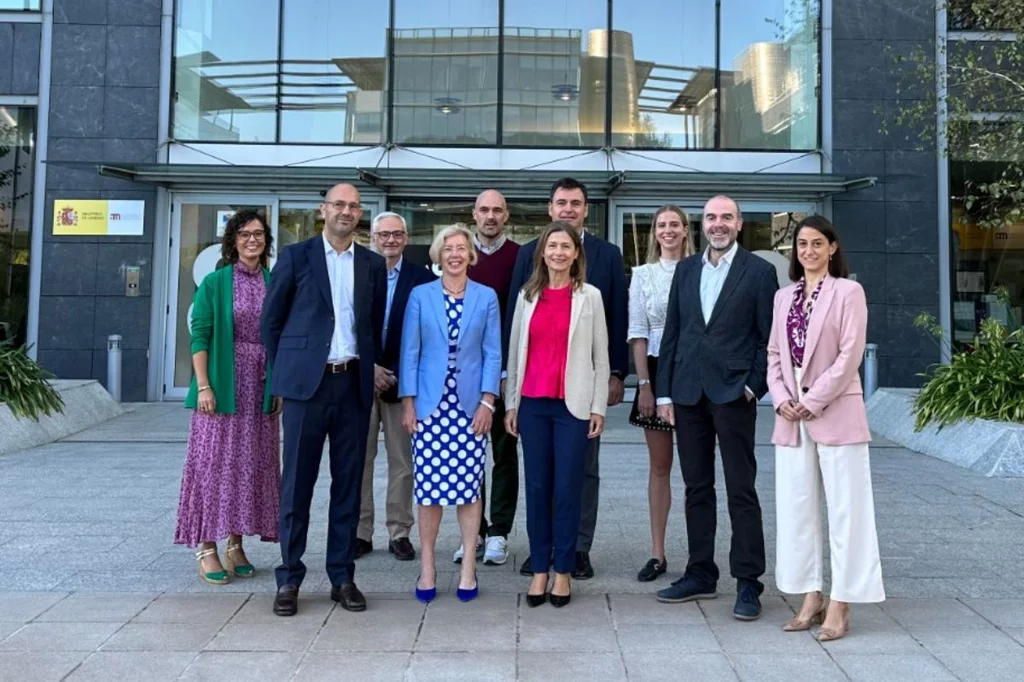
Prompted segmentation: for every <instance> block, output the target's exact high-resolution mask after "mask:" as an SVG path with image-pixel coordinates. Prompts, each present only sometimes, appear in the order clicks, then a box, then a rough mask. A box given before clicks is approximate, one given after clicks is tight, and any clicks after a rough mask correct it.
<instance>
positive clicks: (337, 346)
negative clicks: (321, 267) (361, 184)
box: [323, 235, 359, 363]
mask: <svg viewBox="0 0 1024 682" xmlns="http://www.w3.org/2000/svg"><path fill="white" fill-rule="evenodd" d="M323 240H324V254H325V256H326V258H327V277H328V278H329V279H330V281H331V304H332V306H333V307H334V334H333V335H331V352H330V353H329V354H328V355H327V362H329V363H335V362H345V361H346V360H351V359H353V358H357V357H359V347H358V345H357V344H356V308H355V258H356V246H355V241H353V242H352V243H351V244H349V247H348V248H347V249H345V250H344V251H342V252H341V253H338V252H337V251H335V250H334V247H333V246H331V243H330V242H329V241H327V236H326V235H323Z"/></svg>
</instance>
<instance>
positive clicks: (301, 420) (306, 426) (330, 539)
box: [276, 364, 370, 587]
mask: <svg viewBox="0 0 1024 682" xmlns="http://www.w3.org/2000/svg"><path fill="white" fill-rule="evenodd" d="M358 367H359V366H358V364H357V365H355V368H354V369H350V370H348V371H344V372H341V373H338V374H325V375H324V378H323V380H322V381H321V382H320V387H319V388H317V390H316V393H315V394H313V397H312V398H310V399H309V400H286V401H285V402H284V414H283V422H284V457H283V459H282V467H281V562H282V563H281V565H280V566H278V567H277V571H276V574H277V584H278V587H280V586H281V585H301V584H302V579H303V578H304V577H305V575H306V566H305V564H303V563H302V555H303V554H304V553H305V551H306V534H307V532H308V530H309V508H310V504H311V502H312V500H313V488H314V486H315V485H316V479H317V475H318V473H319V471H320V460H321V459H322V458H323V451H324V439H328V440H329V441H330V449H329V453H330V466H331V497H330V505H329V507H328V524H327V575H328V577H329V578H330V579H331V584H332V585H341V584H342V583H344V582H346V581H349V580H352V579H353V577H354V575H355V547H356V530H357V528H358V525H359V503H360V499H359V498H360V485H361V483H362V478H363V465H364V463H365V462H366V438H367V436H368V435H369V434H368V433H367V432H368V431H369V428H370V427H369V424H370V408H369V406H363V405H362V404H361V402H360V399H359V395H360V390H359V370H358Z"/></svg>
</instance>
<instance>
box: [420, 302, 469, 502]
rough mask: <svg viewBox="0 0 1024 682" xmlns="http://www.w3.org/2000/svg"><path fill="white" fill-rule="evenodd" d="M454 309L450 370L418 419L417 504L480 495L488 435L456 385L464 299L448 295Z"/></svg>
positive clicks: (450, 311)
mask: <svg viewBox="0 0 1024 682" xmlns="http://www.w3.org/2000/svg"><path fill="white" fill-rule="evenodd" d="M444 307H445V312H446V313H447V314H448V373H447V375H446V376H445V380H444V395H442V396H441V402H440V403H439V404H438V406H437V409H436V410H434V412H433V413H432V414H431V415H430V416H429V417H427V418H426V419H421V420H419V422H418V423H417V428H416V433H415V434H414V435H413V438H412V447H413V472H414V474H415V492H416V504H422V505H433V504H440V505H458V504H472V503H473V502H476V501H477V499H478V498H479V496H480V481H481V479H482V478H483V470H484V458H485V457H486V453H487V441H486V436H476V435H474V434H473V432H472V430H471V428H470V426H471V425H472V423H473V420H472V418H471V417H469V416H467V415H466V413H465V412H463V411H462V407H461V406H460V405H459V396H458V392H457V391H456V385H457V384H456V378H455V377H456V373H455V351H456V348H457V346H458V344H459V323H460V321H461V318H462V300H461V299H456V298H453V297H451V296H448V295H445V300H444Z"/></svg>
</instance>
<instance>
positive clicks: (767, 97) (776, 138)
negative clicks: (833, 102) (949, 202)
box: [175, 27, 817, 149]
mask: <svg viewBox="0 0 1024 682" xmlns="http://www.w3.org/2000/svg"><path fill="white" fill-rule="evenodd" d="M392 45H393V50H394V61H393V66H392V68H391V74H390V80H391V82H392V84H393V85H392V88H393V93H392V94H391V99H392V109H391V115H392V116H393V117H394V135H393V140H394V141H395V142H397V143H399V144H441V143H447V144H470V145H492V144H497V143H498V120H499V116H500V120H501V144H504V145H513V146H569V147H578V146H581V145H582V146H600V145H602V144H604V131H605V119H606V118H607V115H608V112H609V111H610V113H611V119H612V120H611V126H610V127H611V130H612V143H613V144H614V145H615V146H618V147H676V148H688V149H708V148H714V147H715V146H716V130H715V129H716V119H718V121H719V124H718V131H717V138H718V139H717V144H718V146H719V147H720V148H751V149H765V148H780V149H781V148H813V147H814V145H815V143H816V138H815V133H816V130H817V129H816V124H815V121H816V110H815V108H814V103H815V102H816V99H815V97H816V94H815V92H814V84H813V83H808V82H805V77H804V71H805V70H806V69H802V68H801V64H803V63H804V62H805V61H806V60H808V59H809V60H811V62H813V61H814V60H815V59H816V57H815V56H814V54H813V52H811V51H809V49H810V48H806V47H803V46H802V45H803V43H802V42H801V40H800V38H799V36H796V37H793V38H792V39H789V40H786V41H785V42H757V43H752V44H751V45H749V46H748V47H747V48H745V49H744V50H743V51H742V52H740V54H739V55H737V56H736V58H735V59H734V61H733V68H734V70H733V71H721V72H719V73H718V83H717V85H718V87H719V88H720V89H721V93H720V94H719V93H718V91H716V73H715V69H714V67H713V66H682V65H674V64H660V63H656V62H653V61H644V60H637V59H636V56H635V53H634V42H633V36H632V34H630V33H628V32H626V31H608V30H607V29H593V30H585V29H582V30H581V29H549V28H531V27H505V28H504V36H500V35H499V29H498V28H495V27H476V28H473V27H467V28H410V29H396V30H395V31H394V32H393V41H392ZM499 47H501V48H502V49H503V51H504V52H503V55H502V54H499ZM609 53H610V55H611V64H610V65H609V63H608V59H609ZM499 59H503V60H504V62H503V67H504V68H503V70H504V73H503V91H502V92H501V93H500V96H499V92H498V89H499V82H498V71H499V69H498V66H499ZM609 67H610V70H611V75H612V83H613V89H612V92H611V93H610V99H611V102H610V107H609V106H607V104H606V101H607V98H608V95H609V93H608V87H607V86H608V82H607V80H608V72H609ZM806 71H807V73H813V72H814V70H813V69H810V70H806ZM388 80H389V73H388V66H387V58H386V57H385V56H379V57H375V56H362V57H360V56H354V57H336V58H333V59H329V60H317V61H310V60H284V61H282V62H280V66H277V63H276V62H270V63H268V62H224V61H220V60H219V59H218V57H217V56H216V55H214V54H212V53H210V52H208V51H202V52H196V53H193V54H189V55H183V56H179V57H178V58H177V60H176V81H175V85H176V89H177V91H178V104H177V108H176V116H175V133H176V137H180V138H182V139H206V140H219V141H237V140H238V139H239V132H238V131H239V128H238V126H237V125H236V120H238V119H240V118H241V117H247V118H246V119H245V120H246V121H248V123H247V126H248V129H250V130H252V129H254V127H255V120H256V119H255V117H258V116H267V117H268V119H267V122H268V124H269V126H268V127H269V131H268V132H267V134H268V135H270V136H271V137H272V136H273V134H274V133H273V116H274V112H275V111H277V110H280V111H310V112H317V113H318V114H319V115H320V118H319V119H318V120H319V125H320V126H321V133H320V134H321V135H324V134H326V135H328V136H330V137H329V138H328V139H332V140H336V141H339V142H343V143H346V144H379V143H380V142H382V141H383V140H384V139H385V137H386V135H385V129H386V127H387V113H386V112H387V108H388V92H387V87H388ZM499 102H500V103H501V105H500V106H501V110H500V111H499ZM717 106H721V116H720V118H719V117H716V107H717ZM802 119H807V120H809V121H810V123H811V125H809V126H799V128H800V129H799V130H797V129H796V128H797V123H798V122H799V121H800V120H802ZM261 127H262V126H261ZM804 128H806V130H804ZM324 131H326V132H324ZM331 131H334V133H333V135H332V132H331ZM801 131H803V132H801ZM798 138H799V139H798ZM803 138H809V139H806V140H805V139H803Z"/></svg>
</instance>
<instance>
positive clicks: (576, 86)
mask: <svg viewBox="0 0 1024 682" xmlns="http://www.w3.org/2000/svg"><path fill="white" fill-rule="evenodd" d="M607 54H608V3H607V2H606V1H605V0H556V1H555V2H541V1H540V0H530V1H528V2H506V3H505V56H504V59H505V83H504V90H505V91H504V107H503V109H504V110H503V112H502V117H503V119H502V132H503V135H502V140H503V142H504V144H508V145H531V146H532V145H538V146H546V147H600V146H602V145H603V144H604V129H605V118H606V113H605V103H606V100H605V97H606V95H607V68H608V61H607Z"/></svg>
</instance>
